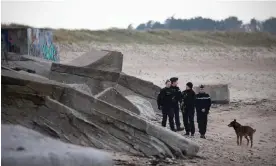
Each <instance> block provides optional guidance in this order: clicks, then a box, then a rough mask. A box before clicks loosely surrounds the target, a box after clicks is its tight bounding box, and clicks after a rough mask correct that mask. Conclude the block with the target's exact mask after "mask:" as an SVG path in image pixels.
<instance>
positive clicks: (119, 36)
mask: <svg viewBox="0 0 276 166" xmlns="http://www.w3.org/2000/svg"><path fill="white" fill-rule="evenodd" d="M1 27H6V28H9V27H17V28H29V27H30V26H28V25H21V24H14V23H13V24H1ZM43 29H45V28H43ZM46 29H50V28H46ZM51 30H53V33H54V40H55V42H58V43H69V44H71V43H83V42H84V43H87V42H103V43H106V42H109V43H138V44H179V45H181V44H183V45H201V46H203V45H206V46H208V45H210V46H228V45H232V46H251V47H257V46H260V47H275V46H276V36H275V35H272V34H269V33H266V32H251V33H248V32H222V31H213V32H203V31H180V30H146V31H136V30H126V29H116V28H113V29H109V30H98V31H92V30H87V29H80V30H68V29H51Z"/></svg>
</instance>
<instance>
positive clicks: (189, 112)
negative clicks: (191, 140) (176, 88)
mask: <svg viewBox="0 0 276 166" xmlns="http://www.w3.org/2000/svg"><path fill="white" fill-rule="evenodd" d="M195 96H196V94H195V92H194V91H193V84H192V83H191V82H188V83H187V84H186V90H184V91H183V92H182V103H181V110H182V114H183V123H184V126H185V130H186V134H185V135H187V136H189V135H190V133H191V136H194V134H195V123H194V116H195Z"/></svg>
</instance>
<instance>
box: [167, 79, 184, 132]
mask: <svg viewBox="0 0 276 166" xmlns="http://www.w3.org/2000/svg"><path fill="white" fill-rule="evenodd" d="M170 81H171V89H172V91H173V101H172V102H173V103H172V107H173V110H174V117H175V125H176V130H177V131H182V130H184V128H182V127H180V125H181V123H180V120H179V104H180V102H181V91H180V89H179V87H178V86H177V85H178V78H177V77H172V78H171V79H170Z"/></svg>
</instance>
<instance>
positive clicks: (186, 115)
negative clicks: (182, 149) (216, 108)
mask: <svg viewBox="0 0 276 166" xmlns="http://www.w3.org/2000/svg"><path fill="white" fill-rule="evenodd" d="M194 117H195V109H194V108H184V111H183V123H184V127H185V131H186V133H191V134H194V133H195V122H194Z"/></svg>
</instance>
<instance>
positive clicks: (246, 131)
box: [228, 119, 256, 148]
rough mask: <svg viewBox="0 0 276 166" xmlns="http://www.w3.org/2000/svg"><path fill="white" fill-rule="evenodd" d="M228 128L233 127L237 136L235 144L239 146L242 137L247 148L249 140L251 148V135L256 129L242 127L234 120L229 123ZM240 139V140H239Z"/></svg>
mask: <svg viewBox="0 0 276 166" xmlns="http://www.w3.org/2000/svg"><path fill="white" fill-rule="evenodd" d="M228 127H233V128H234V130H235V132H236V134H237V144H238V145H241V143H242V137H243V136H244V137H245V138H246V140H247V146H248V145H249V139H248V136H249V138H250V141H251V148H252V145H253V134H254V133H255V132H256V129H253V128H252V127H250V126H242V125H241V124H239V123H238V122H237V121H236V119H234V120H233V121H232V122H231V123H229V125H228ZM239 138H240V139H239Z"/></svg>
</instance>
